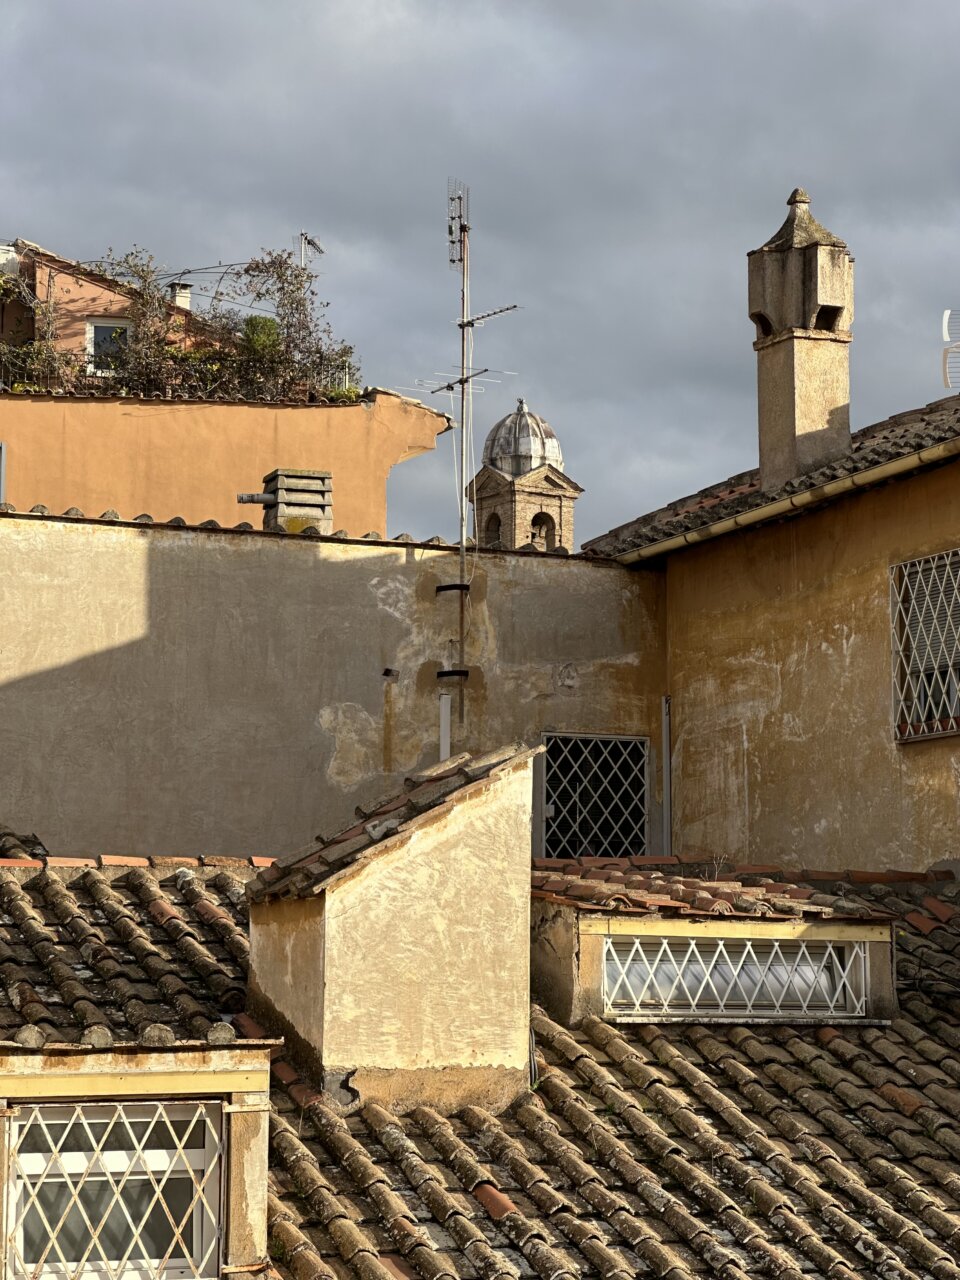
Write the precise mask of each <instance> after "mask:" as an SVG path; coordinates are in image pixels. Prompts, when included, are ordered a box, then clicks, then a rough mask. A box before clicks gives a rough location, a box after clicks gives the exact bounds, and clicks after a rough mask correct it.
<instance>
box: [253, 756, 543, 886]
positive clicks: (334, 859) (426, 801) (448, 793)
mask: <svg viewBox="0 0 960 1280" xmlns="http://www.w3.org/2000/svg"><path fill="white" fill-rule="evenodd" d="M542 750H543V748H542V747H535V748H533V750H532V751H531V750H528V749H527V748H525V747H523V746H522V745H521V744H513V745H511V746H507V747H501V748H499V749H498V750H496V751H490V752H487V753H486V754H485V755H482V756H474V757H470V756H454V757H452V758H451V759H450V760H444V761H442V762H441V763H440V764H438V765H434V766H432V767H431V768H428V769H424V770H421V771H420V772H419V773H416V774H412V775H411V776H410V777H409V778H407V779H406V781H405V783H404V786H403V789H402V791H400V792H399V793H398V794H396V795H391V796H387V797H385V798H384V799H383V800H381V801H380V802H379V804H378V805H377V806H376V807H375V808H373V809H365V808H364V809H361V810H359V811H358V813H359V816H360V821H359V822H356V823H352V824H350V825H349V826H347V827H345V828H344V829H343V830H342V831H340V832H338V833H336V834H334V835H332V836H329V837H327V838H323V837H322V836H318V837H317V839H316V841H315V842H314V843H313V844H311V845H308V846H307V847H306V848H305V849H299V850H297V851H296V852H294V853H290V854H285V855H283V856H282V857H280V858H278V859H277V862H276V864H275V865H274V866H271V867H268V868H266V869H265V870H264V871H262V872H260V873H258V874H257V875H256V876H254V877H253V879H252V880H251V881H250V882H249V884H248V886H247V892H248V894H249V895H250V897H251V898H252V899H253V900H254V901H262V900H263V899H266V898H270V897H275V896H288V895H289V896H301V895H303V896H306V895H310V894H314V893H318V892H322V891H323V888H324V885H325V883H326V881H327V880H328V879H329V878H330V877H331V876H332V875H334V874H336V873H337V872H339V871H342V870H344V869H345V868H346V867H348V866H350V865H351V864H352V863H354V862H357V861H358V860H359V859H361V858H362V857H364V856H365V855H370V854H373V853H376V852H379V849H378V846H379V845H382V844H383V843H384V842H385V841H387V840H389V839H390V838H391V837H393V836H398V835H400V834H401V833H405V832H407V831H408V830H410V829H411V828H412V827H414V826H417V825H418V824H420V823H422V822H424V821H428V820H429V819H430V816H431V814H432V812H433V811H434V810H436V809H438V808H439V807H440V806H441V805H444V804H446V803H447V802H448V801H454V802H455V800H456V799H457V798H458V797H460V796H466V795H467V794H472V792H471V788H474V787H478V786H481V785H482V784H483V783H484V782H485V781H486V779H487V778H489V777H492V776H494V775H495V774H496V773H497V771H498V769H500V768H501V767H503V766H505V765H508V764H511V763H512V762H514V761H519V760H521V759H525V758H528V757H529V756H532V755H535V754H537V753H538V752H539V751H542Z"/></svg>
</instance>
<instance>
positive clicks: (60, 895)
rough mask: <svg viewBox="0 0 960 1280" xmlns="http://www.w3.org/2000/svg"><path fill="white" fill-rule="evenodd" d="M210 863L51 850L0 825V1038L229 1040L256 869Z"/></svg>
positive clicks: (93, 1042) (239, 1004)
mask: <svg viewBox="0 0 960 1280" xmlns="http://www.w3.org/2000/svg"><path fill="white" fill-rule="evenodd" d="M257 861H258V862H267V861H268V859H257ZM208 863H209V864H214V865H209V864H208V865H203V863H202V861H201V860H200V859H196V858H194V859H182V858H177V859H175V858H151V859H147V858H119V857H101V858H55V857H50V856H48V855H47V853H46V851H45V850H44V848H43V846H42V844H41V843H40V841H39V840H38V839H37V838H36V836H16V835H14V834H13V833H12V832H10V831H6V830H0V1042H7V1043H10V1042H13V1043H16V1044H18V1045H21V1046H23V1047H24V1048H28V1049H38V1048H41V1047H44V1046H48V1047H49V1046H51V1045H55V1044H74V1045H76V1044H84V1045H88V1046H90V1047H91V1048H97V1049H103V1048H107V1047H109V1046H110V1045H112V1044H139V1045H144V1046H147V1047H150V1048H162V1047H164V1046H166V1045H171V1044H175V1043H179V1042H187V1041H203V1042H206V1043H208V1044H216V1045H224V1044H229V1043H232V1042H233V1041H234V1040H235V1039H236V1033H235V1031H234V1029H233V1027H232V1026H231V1025H230V1018H231V1016H232V1015H233V1013H235V1012H237V1011H238V1010H240V1009H242V1008H243V1004H244V1000H245V995H246V972H247V954H248V950H249V946H248V942H247V928H246V911H245V907H246V904H245V902H244V881H245V880H246V879H248V878H249V877H250V876H251V875H252V874H253V872H254V868H253V866H252V865H251V860H246V861H244V860H240V859H234V860H231V859H226V858H222V859H210V860H208Z"/></svg>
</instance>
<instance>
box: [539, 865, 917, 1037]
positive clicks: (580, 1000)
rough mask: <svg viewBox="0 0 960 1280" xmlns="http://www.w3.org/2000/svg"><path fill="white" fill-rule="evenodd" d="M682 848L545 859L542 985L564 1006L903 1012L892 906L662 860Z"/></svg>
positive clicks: (568, 1018)
mask: <svg viewBox="0 0 960 1280" xmlns="http://www.w3.org/2000/svg"><path fill="white" fill-rule="evenodd" d="M674 869H676V870H679V863H678V862H677V859H675V858H666V859H654V858H643V859H639V858H630V859H605V858H584V859H580V860H578V861H572V860H569V861H568V860H559V859H558V860H549V859H540V860H536V861H535V862H534V869H533V918H532V930H533V937H532V967H533V976H534V989H535V991H536V994H537V996H538V998H539V999H540V1000H541V1001H542V1002H543V1003H544V1004H545V1005H546V1006H547V1008H548V1010H549V1011H550V1012H551V1013H552V1014H553V1016H554V1017H556V1018H558V1019H559V1020H561V1021H563V1022H566V1023H567V1024H568V1025H576V1024H577V1023H578V1022H580V1021H582V1020H583V1018H584V1017H587V1016H589V1015H593V1016H595V1017H600V1018H605V1019H607V1020H608V1021H611V1022H693V1021H696V1022H734V1023H749V1022H764V1021H767V1022H769V1021H773V1022H777V1023H798V1022H799V1023H804V1022H821V1023H836V1022H852V1021H868V1020H869V1021H877V1020H884V1019H887V1018H890V1017H892V1016H894V1014H895V1012H896V997H895V984H894V968H893V931H892V926H891V924H890V920H889V918H888V917H887V916H886V915H883V914H879V913H872V912H870V911H869V910H866V909H863V908H859V909H855V908H852V907H851V906H850V904H849V903H847V902H846V901H844V900H843V899H841V898H835V899H832V900H831V899H830V898H829V896H828V895H825V894H818V893H815V892H814V891H813V890H812V889H810V888H808V887H806V886H802V885H792V884H781V883H774V882H773V881H766V882H765V883H763V884H761V885H757V884H749V883H744V882H743V881H740V880H735V879H731V880H707V879H698V878H697V877H694V876H680V875H676V874H664V871H667V872H671V871H672V870H674Z"/></svg>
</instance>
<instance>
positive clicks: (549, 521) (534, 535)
mask: <svg viewBox="0 0 960 1280" xmlns="http://www.w3.org/2000/svg"><path fill="white" fill-rule="evenodd" d="M530 541H531V542H532V543H533V544H534V545H535V546H537V547H540V548H541V550H543V551H554V550H556V546H557V527H556V525H555V524H554V522H553V516H548V515H547V514H546V512H545V511H541V512H540V513H539V514H538V515H535V516H534V517H533V520H532V521H531V522H530Z"/></svg>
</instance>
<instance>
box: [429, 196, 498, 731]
mask: <svg viewBox="0 0 960 1280" xmlns="http://www.w3.org/2000/svg"><path fill="white" fill-rule="evenodd" d="M447 247H448V250H449V256H450V266H451V267H459V268H460V319H459V320H458V321H457V325H458V327H459V329H460V377H459V378H454V379H451V381H449V382H446V383H444V384H443V385H442V386H438V387H434V388H432V391H431V394H435V393H436V392H438V391H452V390H453V389H454V387H456V386H459V388H460V449H459V456H460V476H459V486H460V492H459V494H458V504H459V512H460V574H459V581H458V582H456V583H446V584H443V585H441V586H439V587H437V591H438V592H440V591H456V592H457V594H458V595H459V597H460V610H459V613H460V626H459V645H458V660H457V666H456V668H454V669H453V670H451V671H449V672H440V675H450V676H456V677H457V681H458V684H459V689H460V693H459V697H458V699H457V723H458V724H459V725H460V726H461V727H462V725H463V723H464V719H465V716H464V708H465V701H466V696H465V687H464V686H465V683H466V679H467V668H466V660H467V654H466V647H467V593H468V592H469V590H470V583H469V581H468V579H467V494H466V483H467V422H468V419H469V420H470V422H471V426H472V412H471V407H472V404H473V401H472V394H473V386H472V383H473V379H474V378H479V377H482V375H483V374H485V373H489V372H490V370H489V369H472V368H471V367H470V365H469V364H468V352H469V351H470V349H471V338H470V336H469V334H468V330H469V331H471V332H472V330H473V329H474V328H476V327H477V326H478V325H482V324H483V322H484V320H487V319H489V318H490V317H491V316H498V315H503V314H504V313H505V312H507V311H515V310H516V307H515V306H509V307H498V308H497V309H496V310H495V311H485V312H483V313H482V314H481V315H476V316H472V315H471V314H470V188H469V187H468V186H466V185H465V184H464V183H462V182H460V181H458V180H457V179H455V178H451V179H450V180H449V182H448V183H447Z"/></svg>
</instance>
